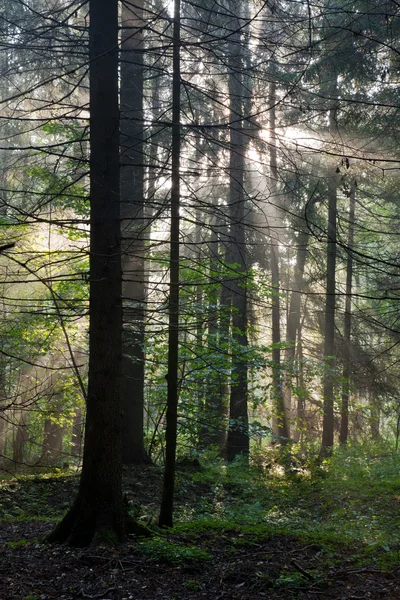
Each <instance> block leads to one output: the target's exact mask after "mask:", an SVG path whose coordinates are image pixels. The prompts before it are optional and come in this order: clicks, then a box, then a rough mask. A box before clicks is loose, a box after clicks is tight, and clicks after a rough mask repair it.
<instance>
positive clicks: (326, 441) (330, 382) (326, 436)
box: [320, 76, 338, 458]
mask: <svg viewBox="0 0 400 600" xmlns="http://www.w3.org/2000/svg"><path fill="white" fill-rule="evenodd" d="M337 95H338V91H337V77H336V76H335V81H334V84H333V89H331V91H330V96H331V97H332V98H337ZM336 113H337V100H335V103H334V106H333V107H332V108H331V109H330V110H329V129H330V132H331V135H332V137H333V138H334V137H335V136H336V133H337V131H336V129H337V122H336ZM331 169H332V171H334V169H335V167H331ZM337 189H338V173H337V172H336V173H334V172H331V173H329V176H328V245H327V263H326V301H325V327H324V337H325V341H324V362H325V370H324V379H323V395H324V406H323V411H324V414H323V426H322V446H321V452H320V456H321V458H323V457H324V456H329V454H331V453H332V449H333V443H334V412H333V410H334V380H335V375H334V370H335V365H336V361H335V310H336V218H337Z"/></svg>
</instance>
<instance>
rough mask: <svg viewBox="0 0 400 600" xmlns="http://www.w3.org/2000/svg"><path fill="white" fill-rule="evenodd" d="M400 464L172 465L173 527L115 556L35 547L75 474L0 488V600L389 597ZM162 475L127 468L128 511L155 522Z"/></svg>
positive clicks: (355, 458) (399, 517)
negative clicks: (303, 466)
mask: <svg viewBox="0 0 400 600" xmlns="http://www.w3.org/2000/svg"><path fill="white" fill-rule="evenodd" d="M399 467H400V459H399V458H398V457H397V456H396V455H385V456H373V455H371V453H364V454H362V453H360V452H358V453H357V454H356V453H351V452H348V453H347V454H344V453H342V455H341V456H340V457H339V458H335V460H334V461H331V464H329V465H327V467H326V468H325V469H318V472H315V473H314V474H311V472H310V471H307V470H306V469H290V472H288V469H287V471H286V474H285V472H284V471H283V470H282V469H281V468H280V467H279V466H277V465H271V464H269V466H268V468H262V467H260V466H259V467H253V468H250V469H245V468H243V466H241V465H240V464H239V465H234V466H232V467H229V468H228V469H227V468H226V467H225V466H224V465H223V464H222V463H213V464H211V463H210V464H208V465H206V466H203V467H202V468H200V469H197V468H191V467H190V465H189V466H188V465H182V466H181V468H180V470H179V473H178V479H177V494H176V525H175V527H174V528H173V529H172V530H171V531H168V532H161V531H159V530H157V528H156V527H155V526H154V536H153V537H152V538H149V539H134V538H132V539H130V540H129V541H128V542H127V543H126V544H125V545H123V546H121V547H119V548H111V549H110V548H106V547H96V548H89V549H72V548H66V547H62V546H56V545H47V544H45V543H43V542H42V540H43V537H44V535H45V534H46V533H48V532H49V531H50V530H51V529H52V527H54V525H55V523H56V522H57V521H58V520H59V518H60V517H61V516H62V514H63V513H64V512H65V510H66V509H67V508H68V506H69V504H70V502H71V500H72V499H73V498H74V495H75V493H76V489H77V484H78V477H77V476H76V475H74V474H63V473H61V472H54V473H52V474H45V475H38V474H36V475H29V476H28V475H20V476H18V477H6V478H4V479H3V480H0V599H1V600H50V599H52V600H53V599H54V600H74V599H78V598H83V599H85V598H87V599H96V600H123V599H126V600H156V599H158V598H160V599H165V600H174V599H175V600H181V599H182V600H183V599H192V598H198V599H203V598H204V599H207V600H208V599H209V600H239V599H240V600H249V599H258V598H270V599H277V598H279V599H292V598H293V599H296V598H298V599H316V598H331V599H333V598H334V599H343V600H356V599H360V600H361V599H363V600H364V599H378V598H379V599H385V600H389V599H390V600H400V527H399V525H400V468H399ZM161 482H162V471H161V470H160V469H159V468H158V467H145V468H135V469H127V470H126V471H125V493H126V496H127V499H128V500H129V503H130V507H131V511H132V514H134V515H135V516H136V517H137V518H139V519H141V520H143V521H144V522H145V523H148V524H150V527H152V523H155V522H156V519H157V512H158V508H159V502H160V493H161Z"/></svg>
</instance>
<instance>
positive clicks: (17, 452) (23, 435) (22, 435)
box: [12, 407, 28, 469]
mask: <svg viewBox="0 0 400 600" xmlns="http://www.w3.org/2000/svg"><path fill="white" fill-rule="evenodd" d="M17 419H18V420H17V424H16V430H15V436H14V440H13V446H12V450H13V463H14V468H15V469H18V466H19V465H22V463H23V462H24V458H25V457H24V453H25V446H26V442H27V440H28V431H27V424H28V423H27V414H26V410H25V409H24V407H22V410H20V411H19V414H18V416H17Z"/></svg>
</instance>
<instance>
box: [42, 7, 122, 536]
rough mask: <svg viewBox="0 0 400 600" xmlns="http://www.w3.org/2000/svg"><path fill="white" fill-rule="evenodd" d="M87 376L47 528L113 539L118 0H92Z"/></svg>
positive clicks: (117, 404) (116, 508) (116, 528)
mask: <svg viewBox="0 0 400 600" xmlns="http://www.w3.org/2000/svg"><path fill="white" fill-rule="evenodd" d="M89 11H90V26H89V47H90V199H91V213H90V301H89V311H90V331H89V376H88V378H89V382H88V395H87V417H86V430H85V443H84V455H83V466H82V475H81V480H80V485H79V491H78V496H77V498H76V500H75V502H74V504H73V506H72V508H71V509H70V511H69V512H68V513H67V515H66V516H65V517H64V519H63V520H62V521H61V523H59V525H58V526H57V527H56V528H55V530H54V531H53V532H52V533H51V534H50V535H49V536H48V540H49V541H50V542H60V543H62V542H66V543H68V544H70V545H73V546H88V545H89V544H90V543H92V542H93V543H95V542H100V541H104V542H105V543H116V542H119V541H120V540H122V539H123V538H124V536H125V533H126V530H127V525H128V523H129V520H128V517H127V514H126V511H125V508H124V503H123V498H122V469H121V451H122V435H121V433H122V403H121V395H120V372H119V369H120V365H121V351H122V350H121V349H122V306H121V280H122V277H121V233H120V197H119V196H120V194H119V107H118V2H117V0H91V2H90V5H89Z"/></svg>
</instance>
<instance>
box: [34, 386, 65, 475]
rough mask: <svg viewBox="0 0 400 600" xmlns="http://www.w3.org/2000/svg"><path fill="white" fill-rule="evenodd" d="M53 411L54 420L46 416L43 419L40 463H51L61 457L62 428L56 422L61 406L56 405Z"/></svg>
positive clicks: (60, 412)
mask: <svg viewBox="0 0 400 600" xmlns="http://www.w3.org/2000/svg"><path fill="white" fill-rule="evenodd" d="M53 399H54V397H53ZM53 412H54V417H55V419H56V421H54V420H52V419H50V418H48V419H45V422H44V431H43V443H42V455H41V457H40V460H39V464H40V465H52V464H54V463H55V462H57V461H59V460H60V458H61V452H62V438H63V428H62V427H61V425H60V424H59V423H57V419H59V418H60V416H61V414H62V406H61V405H57V407H56V408H55V409H54V411H53Z"/></svg>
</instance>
